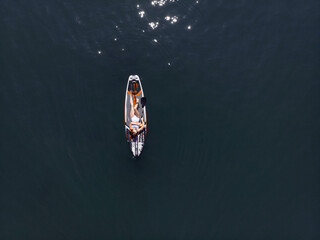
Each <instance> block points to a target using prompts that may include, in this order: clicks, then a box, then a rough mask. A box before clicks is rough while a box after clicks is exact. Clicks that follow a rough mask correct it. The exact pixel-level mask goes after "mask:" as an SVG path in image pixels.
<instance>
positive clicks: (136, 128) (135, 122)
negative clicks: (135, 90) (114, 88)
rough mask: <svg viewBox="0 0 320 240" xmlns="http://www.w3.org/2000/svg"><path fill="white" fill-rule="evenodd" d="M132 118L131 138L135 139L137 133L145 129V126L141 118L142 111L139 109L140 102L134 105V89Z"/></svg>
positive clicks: (131, 105) (131, 103) (131, 98)
mask: <svg viewBox="0 0 320 240" xmlns="http://www.w3.org/2000/svg"><path fill="white" fill-rule="evenodd" d="M130 118H131V123H130V133H131V138H132V139H134V138H135V136H136V135H137V133H139V132H140V131H142V130H143V128H144V127H145V125H144V122H143V118H141V119H140V120H141V122H140V120H139V118H140V113H139V111H138V103H137V104H136V105H135V106H133V97H132V91H131V94H130Z"/></svg>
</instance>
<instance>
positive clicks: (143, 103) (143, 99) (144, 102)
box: [141, 97, 147, 108]
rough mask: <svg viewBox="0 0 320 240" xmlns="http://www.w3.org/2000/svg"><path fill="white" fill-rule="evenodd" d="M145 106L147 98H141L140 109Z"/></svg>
mask: <svg viewBox="0 0 320 240" xmlns="http://www.w3.org/2000/svg"><path fill="white" fill-rule="evenodd" d="M146 104H147V98H145V97H142V98H141V107H142V108H144V106H145V105H146Z"/></svg>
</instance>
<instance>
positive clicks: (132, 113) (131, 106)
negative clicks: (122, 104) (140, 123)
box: [130, 91, 134, 118]
mask: <svg viewBox="0 0 320 240" xmlns="http://www.w3.org/2000/svg"><path fill="white" fill-rule="evenodd" d="M131 94H132V91H131ZM131 94H130V118H133V115H134V107H133V100H132V95H131Z"/></svg>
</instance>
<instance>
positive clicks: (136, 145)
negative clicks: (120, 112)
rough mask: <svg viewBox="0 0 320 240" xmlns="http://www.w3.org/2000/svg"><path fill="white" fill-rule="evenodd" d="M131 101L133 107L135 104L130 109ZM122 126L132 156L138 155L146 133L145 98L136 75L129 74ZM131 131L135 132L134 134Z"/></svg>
mask: <svg viewBox="0 0 320 240" xmlns="http://www.w3.org/2000/svg"><path fill="white" fill-rule="evenodd" d="M132 103H133V107H135V106H136V107H135V109H132ZM124 127H125V133H126V139H127V143H128V144H129V148H130V150H131V152H132V154H133V156H135V157H138V156H139V155H140V154H141V152H142V149H143V146H144V143H145V139H146V135H147V108H146V98H145V97H144V93H143V89H142V85H141V81H140V78H139V76H138V75H130V76H129V79H128V83H127V88H126V97H125V102H124ZM134 129H135V130H134ZM133 131H137V133H136V134H134V132H133Z"/></svg>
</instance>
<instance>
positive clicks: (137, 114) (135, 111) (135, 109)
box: [134, 104, 140, 118]
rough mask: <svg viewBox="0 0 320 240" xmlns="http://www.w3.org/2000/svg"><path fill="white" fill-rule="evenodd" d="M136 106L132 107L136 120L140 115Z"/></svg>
mask: <svg viewBox="0 0 320 240" xmlns="http://www.w3.org/2000/svg"><path fill="white" fill-rule="evenodd" d="M137 108H138V104H136V105H135V106H134V113H135V115H136V116H137V117H138V118H140V113H139V111H138V109H137Z"/></svg>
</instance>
